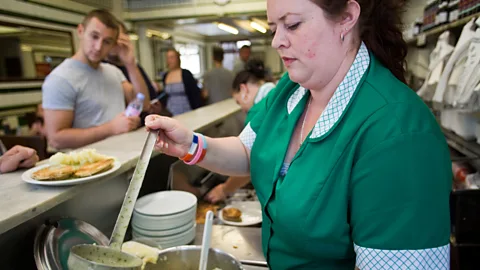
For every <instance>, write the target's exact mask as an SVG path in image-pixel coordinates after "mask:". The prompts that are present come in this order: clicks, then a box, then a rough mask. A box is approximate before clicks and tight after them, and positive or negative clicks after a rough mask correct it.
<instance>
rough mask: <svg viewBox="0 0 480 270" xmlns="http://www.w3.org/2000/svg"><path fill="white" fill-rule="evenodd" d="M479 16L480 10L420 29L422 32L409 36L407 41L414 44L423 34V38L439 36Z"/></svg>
mask: <svg viewBox="0 0 480 270" xmlns="http://www.w3.org/2000/svg"><path fill="white" fill-rule="evenodd" d="M479 16H480V11H478V12H477V13H474V14H471V15H468V16H466V17H462V18H459V19H457V20H455V21H452V22H449V23H444V24H442V25H439V26H436V27H434V28H431V29H430V30H427V31H420V33H419V34H418V35H415V36H413V37H410V38H407V39H406V42H407V43H408V44H409V45H414V44H415V43H417V41H418V39H419V36H423V38H426V37H431V36H439V35H440V34H441V33H443V32H445V31H447V30H450V29H454V28H460V27H463V26H464V25H465V24H467V23H468V22H469V21H470V20H471V19H473V18H476V17H479Z"/></svg>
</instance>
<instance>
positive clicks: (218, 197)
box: [205, 184, 227, 203]
mask: <svg viewBox="0 0 480 270" xmlns="http://www.w3.org/2000/svg"><path fill="white" fill-rule="evenodd" d="M224 187H225V184H219V185H217V186H216V187H214V188H213V189H212V190H210V192H208V194H207V195H205V199H206V200H207V201H208V202H211V203H217V202H219V201H223V200H225V198H227V194H225V190H224Z"/></svg>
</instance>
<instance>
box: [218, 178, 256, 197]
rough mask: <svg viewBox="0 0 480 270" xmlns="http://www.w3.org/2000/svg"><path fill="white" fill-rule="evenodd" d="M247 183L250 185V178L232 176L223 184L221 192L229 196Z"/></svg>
mask: <svg viewBox="0 0 480 270" xmlns="http://www.w3.org/2000/svg"><path fill="white" fill-rule="evenodd" d="M248 183H250V176H241V177H240V176H232V177H229V178H228V180H227V181H226V182H225V183H224V184H223V191H224V192H225V193H227V194H230V193H233V192H235V191H237V190H238V189H239V188H242V187H243V186H245V185H246V184H248Z"/></svg>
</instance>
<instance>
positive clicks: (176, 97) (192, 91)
mask: <svg viewBox="0 0 480 270" xmlns="http://www.w3.org/2000/svg"><path fill="white" fill-rule="evenodd" d="M180 65H181V60H180V53H179V52H177V51H176V50H175V49H173V48H171V49H169V50H168V51H167V66H168V72H167V73H165V75H163V85H164V89H163V91H165V92H166V93H167V94H168V101H167V109H168V110H169V111H170V112H171V113H172V114H173V115H179V114H182V113H186V112H189V111H191V110H194V109H197V108H199V107H200V106H201V105H202V94H201V91H200V88H198V86H197V81H196V80H195V78H194V77H193V75H192V73H191V72H190V71H188V70H187V69H183V68H181V67H180Z"/></svg>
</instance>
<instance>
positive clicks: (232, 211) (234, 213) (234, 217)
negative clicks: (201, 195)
mask: <svg viewBox="0 0 480 270" xmlns="http://www.w3.org/2000/svg"><path fill="white" fill-rule="evenodd" d="M222 216H223V219H225V220H227V221H233V222H242V211H240V210H239V209H237V208H234V207H229V208H224V209H223V210H222Z"/></svg>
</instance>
